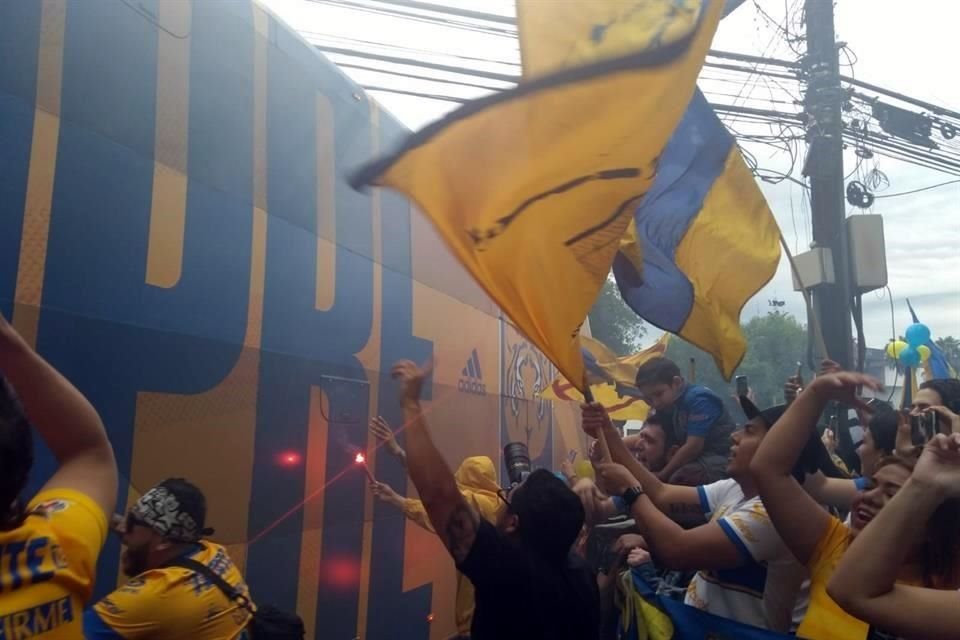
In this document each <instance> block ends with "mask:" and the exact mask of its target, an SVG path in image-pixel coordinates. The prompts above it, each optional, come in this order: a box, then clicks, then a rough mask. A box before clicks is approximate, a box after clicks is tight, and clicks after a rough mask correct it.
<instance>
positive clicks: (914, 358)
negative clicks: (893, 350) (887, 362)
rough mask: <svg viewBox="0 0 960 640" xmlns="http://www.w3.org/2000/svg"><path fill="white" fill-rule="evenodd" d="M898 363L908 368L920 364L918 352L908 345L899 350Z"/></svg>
mask: <svg viewBox="0 0 960 640" xmlns="http://www.w3.org/2000/svg"><path fill="white" fill-rule="evenodd" d="M914 326H916V325H914ZM900 364H902V365H903V366H905V367H910V368H916V367H919V366H920V352H919V351H917V349H916V347H914V346H913V345H910V346H908V347H907V348H906V349H904V350H903V351H901V352H900Z"/></svg>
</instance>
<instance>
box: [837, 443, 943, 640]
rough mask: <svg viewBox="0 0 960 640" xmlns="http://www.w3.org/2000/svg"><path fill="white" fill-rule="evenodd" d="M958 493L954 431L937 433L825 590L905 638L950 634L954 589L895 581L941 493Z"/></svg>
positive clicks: (864, 617)
mask: <svg viewBox="0 0 960 640" xmlns="http://www.w3.org/2000/svg"><path fill="white" fill-rule="evenodd" d="M956 497H960V434H951V435H949V436H948V435H944V434H940V435H937V436H936V437H935V438H934V439H933V440H931V441H930V442H929V443H928V444H927V446H926V447H925V448H924V451H923V455H921V456H920V460H919V461H918V462H917V466H916V468H915V469H914V471H913V474H912V476H911V477H910V479H909V480H908V481H907V483H906V484H905V485H904V486H903V488H902V489H900V491H899V492H897V495H896V496H894V497H893V499H891V500H890V502H888V503H887V504H886V505H885V506H884V507H883V509H881V510H880V512H879V513H878V514H877V516H876V517H875V518H874V520H873V522H871V523H870V526H869V527H865V528H864V530H863V531H861V532H860V534H859V535H858V536H857V537H856V539H855V540H854V541H853V544H851V545H850V548H849V549H848V550H847V552H846V553H845V554H844V555H843V558H842V559H841V560H840V564H839V565H838V566H837V570H836V572H835V573H834V574H833V577H832V578H831V580H830V584H829V585H828V588H827V591H828V593H829V594H830V597H832V598H833V599H834V600H836V602H837V604H839V605H840V606H841V607H843V608H844V609H846V610H847V611H848V612H849V613H850V614H852V615H854V616H856V617H857V618H859V619H861V620H863V621H865V622H869V623H870V624H871V625H875V626H877V627H879V628H882V629H883V630H884V631H886V632H888V633H893V634H895V635H897V636H903V637H910V638H920V637H922V638H956V637H957V629H960V606H958V605H960V594H958V593H957V592H956V591H953V590H950V591H940V590H936V589H924V588H922V587H913V586H908V585H901V584H897V583H896V579H897V574H898V573H899V570H900V567H901V565H902V564H903V563H904V561H905V560H906V556H907V554H908V553H909V551H910V550H911V549H913V548H914V546H915V543H916V542H917V541H918V540H920V539H921V537H922V535H923V532H924V530H925V529H926V525H927V522H928V520H929V519H930V516H931V514H933V512H934V511H935V510H936V508H937V507H938V506H939V505H940V504H941V503H942V502H943V501H944V500H945V499H947V498H956Z"/></svg>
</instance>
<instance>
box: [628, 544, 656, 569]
mask: <svg viewBox="0 0 960 640" xmlns="http://www.w3.org/2000/svg"><path fill="white" fill-rule="evenodd" d="M651 560H652V558H651V556H650V552H649V551H647V550H646V549H642V548H640V547H634V548H633V549H630V553H629V554H627V566H629V567H630V568H631V569H632V568H634V567H639V566H640V565H642V564H647V563H648V562H650V561H651Z"/></svg>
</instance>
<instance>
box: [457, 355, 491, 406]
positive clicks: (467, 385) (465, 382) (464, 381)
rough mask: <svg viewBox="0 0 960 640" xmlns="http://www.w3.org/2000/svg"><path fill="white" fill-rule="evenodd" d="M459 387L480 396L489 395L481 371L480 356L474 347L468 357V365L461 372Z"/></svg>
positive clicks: (465, 391)
mask: <svg viewBox="0 0 960 640" xmlns="http://www.w3.org/2000/svg"><path fill="white" fill-rule="evenodd" d="M457 389H459V390H460V391H463V392H464V393H474V394H476V395H478V396H485V395H487V385H485V384H484V383H483V373H482V372H481V371H480V356H478V355H477V350H476V349H474V350H473V353H471V354H470V358H469V359H467V366H465V367H464V368H463V371H462V372H461V378H460V382H459V383H458V384H457Z"/></svg>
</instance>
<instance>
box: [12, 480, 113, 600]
mask: <svg viewBox="0 0 960 640" xmlns="http://www.w3.org/2000/svg"><path fill="white" fill-rule="evenodd" d="M27 509H28V511H30V512H32V513H36V514H41V515H43V516H44V517H45V518H46V519H47V521H48V522H49V523H50V526H51V528H52V529H53V530H54V531H55V532H56V535H57V545H58V547H59V548H58V549H57V551H56V553H58V554H60V558H59V559H57V562H63V563H65V564H66V565H67V566H68V567H70V571H71V572H72V573H73V574H74V576H75V578H76V580H77V581H78V582H79V583H80V584H82V585H84V592H83V594H82V595H83V597H84V598H88V597H89V596H90V593H91V592H92V590H93V579H94V576H95V575H96V570H97V558H98V557H99V555H100V549H102V548H103V545H104V543H105V542H106V541H107V516H106V514H104V512H103V509H101V508H100V507H99V506H98V505H97V503H95V502H94V501H93V500H91V499H90V498H89V497H87V496H86V495H84V494H83V493H80V492H79V491H74V490H72V489H47V490H45V491H41V492H40V493H38V494H37V495H36V496H35V497H34V498H33V500H31V501H30V504H29V505H28V506H27Z"/></svg>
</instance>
